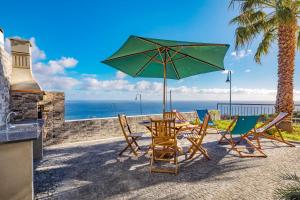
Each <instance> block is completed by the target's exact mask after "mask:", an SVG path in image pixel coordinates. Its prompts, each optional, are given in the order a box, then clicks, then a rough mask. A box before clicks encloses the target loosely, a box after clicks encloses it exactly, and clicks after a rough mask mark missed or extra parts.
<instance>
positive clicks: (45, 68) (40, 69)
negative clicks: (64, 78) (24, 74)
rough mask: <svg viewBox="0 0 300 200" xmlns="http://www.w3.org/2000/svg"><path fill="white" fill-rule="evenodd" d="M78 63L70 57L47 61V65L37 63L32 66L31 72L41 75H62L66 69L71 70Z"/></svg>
mask: <svg viewBox="0 0 300 200" xmlns="http://www.w3.org/2000/svg"><path fill="white" fill-rule="evenodd" d="M77 63H78V61H77V60H76V59H75V58H71V57H62V58H60V59H59V60H49V61H48V63H44V62H37V63H34V64H33V66H32V69H33V72H34V73H37V74H43V75H53V74H63V73H64V72H65V69H66V68H72V67H75V66H76V65H77Z"/></svg>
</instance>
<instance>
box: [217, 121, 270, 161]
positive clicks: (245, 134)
mask: <svg viewBox="0 0 300 200" xmlns="http://www.w3.org/2000/svg"><path fill="white" fill-rule="evenodd" d="M259 118H260V116H238V117H236V118H235V119H234V120H233V121H232V123H231V124H230V125H229V127H228V128H227V130H226V131H225V133H221V135H222V137H221V139H220V140H219V143H222V142H223V140H224V139H225V140H226V141H227V142H228V143H229V144H230V145H231V149H232V150H234V151H236V152H237V153H238V154H239V156H240V157H267V156H266V154H265V153H264V152H263V151H262V150H261V149H260V147H259V145H258V146H256V145H255V144H254V143H253V140H256V141H257V143H258V144H259V139H258V137H257V135H256V132H255V126H256V124H257V122H258V119H259ZM227 135H229V137H227ZM235 136H240V138H239V140H238V141H237V142H236V141H234V137H235ZM250 137H251V138H250ZM244 140H245V141H246V142H247V144H248V147H247V148H248V149H249V148H251V149H254V150H256V151H258V154H253V153H244V152H243V151H241V150H239V149H238V148H237V145H238V144H240V143H241V142H242V141H244Z"/></svg>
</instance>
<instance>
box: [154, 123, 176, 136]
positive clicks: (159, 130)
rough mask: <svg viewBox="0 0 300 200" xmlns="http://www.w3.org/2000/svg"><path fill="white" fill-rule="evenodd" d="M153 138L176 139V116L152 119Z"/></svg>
mask: <svg viewBox="0 0 300 200" xmlns="http://www.w3.org/2000/svg"><path fill="white" fill-rule="evenodd" d="M151 133H152V138H160V139H176V129H175V118H173V119H158V120H157V119H151Z"/></svg>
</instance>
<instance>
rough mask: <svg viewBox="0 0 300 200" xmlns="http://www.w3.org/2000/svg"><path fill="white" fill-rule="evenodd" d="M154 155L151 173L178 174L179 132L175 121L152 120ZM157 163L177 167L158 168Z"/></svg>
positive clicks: (151, 162) (152, 147)
mask: <svg viewBox="0 0 300 200" xmlns="http://www.w3.org/2000/svg"><path fill="white" fill-rule="evenodd" d="M151 134H152V145H151V149H152V154H151V160H150V172H165V173H175V174H177V173H178V160H177V152H178V146H177V138H176V134H177V130H176V129H175V119H162V120H154V119H151ZM157 161H161V162H169V163H173V164H174V165H175V166H174V167H172V168H170V167H167V168H166V167H157V166H154V165H155V164H157Z"/></svg>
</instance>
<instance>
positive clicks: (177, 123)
mask: <svg viewBox="0 0 300 200" xmlns="http://www.w3.org/2000/svg"><path fill="white" fill-rule="evenodd" d="M139 124H140V125H144V126H146V127H149V126H150V125H151V121H150V120H143V121H141V122H139ZM188 125H191V123H190V122H188V121H183V120H175V127H176V128H181V127H184V126H188Z"/></svg>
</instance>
